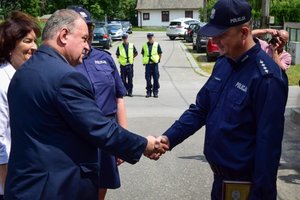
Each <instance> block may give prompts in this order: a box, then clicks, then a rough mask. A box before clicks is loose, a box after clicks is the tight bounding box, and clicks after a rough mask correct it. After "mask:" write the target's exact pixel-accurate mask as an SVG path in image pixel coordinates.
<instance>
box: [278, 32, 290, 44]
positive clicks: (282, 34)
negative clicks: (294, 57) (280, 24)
mask: <svg viewBox="0 0 300 200" xmlns="http://www.w3.org/2000/svg"><path fill="white" fill-rule="evenodd" d="M278 36H279V38H280V40H282V41H284V42H285V43H286V42H287V41H288V40H289V32H287V31H286V30H280V31H278Z"/></svg>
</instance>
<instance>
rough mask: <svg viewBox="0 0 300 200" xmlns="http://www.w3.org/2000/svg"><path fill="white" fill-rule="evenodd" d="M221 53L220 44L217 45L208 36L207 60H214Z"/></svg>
mask: <svg viewBox="0 0 300 200" xmlns="http://www.w3.org/2000/svg"><path fill="white" fill-rule="evenodd" d="M219 55H220V49H219V47H218V45H216V44H215V43H214V42H213V40H212V38H208V40H207V44H206V58H207V62H212V61H215V60H216V59H217V57H218V56H219Z"/></svg>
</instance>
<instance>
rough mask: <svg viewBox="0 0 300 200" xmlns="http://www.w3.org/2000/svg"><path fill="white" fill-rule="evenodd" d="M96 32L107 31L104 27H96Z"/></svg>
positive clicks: (103, 32)
mask: <svg viewBox="0 0 300 200" xmlns="http://www.w3.org/2000/svg"><path fill="white" fill-rule="evenodd" d="M94 33H100V34H106V31H105V29H104V28H103V27H96V28H95V29H94Z"/></svg>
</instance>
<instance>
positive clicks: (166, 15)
mask: <svg viewBox="0 0 300 200" xmlns="http://www.w3.org/2000/svg"><path fill="white" fill-rule="evenodd" d="M161 21H162V22H168V21H170V15H169V11H161Z"/></svg>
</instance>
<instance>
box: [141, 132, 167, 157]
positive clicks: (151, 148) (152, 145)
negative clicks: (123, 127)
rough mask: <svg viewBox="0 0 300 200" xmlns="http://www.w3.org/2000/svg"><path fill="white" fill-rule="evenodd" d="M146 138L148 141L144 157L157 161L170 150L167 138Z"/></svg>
mask: <svg viewBox="0 0 300 200" xmlns="http://www.w3.org/2000/svg"><path fill="white" fill-rule="evenodd" d="M146 138H147V140H148V144H147V147H146V149H145V152H144V156H146V157H148V158H150V159H152V160H158V159H159V158H160V156H161V155H162V154H164V153H166V151H167V150H169V148H170V143H169V139H168V137H167V136H164V135H162V136H159V137H154V136H148V137H146Z"/></svg>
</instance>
